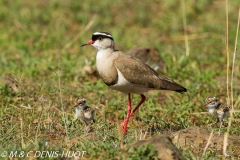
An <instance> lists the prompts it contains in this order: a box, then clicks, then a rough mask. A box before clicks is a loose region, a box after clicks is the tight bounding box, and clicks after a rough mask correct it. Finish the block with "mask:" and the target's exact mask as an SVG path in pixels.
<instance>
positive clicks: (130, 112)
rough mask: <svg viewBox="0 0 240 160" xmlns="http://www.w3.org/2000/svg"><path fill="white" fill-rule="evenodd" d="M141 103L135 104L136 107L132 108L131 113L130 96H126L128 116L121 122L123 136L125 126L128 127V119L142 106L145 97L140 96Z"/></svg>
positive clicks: (125, 130)
mask: <svg viewBox="0 0 240 160" xmlns="http://www.w3.org/2000/svg"><path fill="white" fill-rule="evenodd" d="M141 97H142V99H141V101H140V102H139V103H138V104H137V106H136V107H135V108H134V110H133V111H131V109H132V107H131V95H130V94H128V115H127V118H126V119H125V120H124V122H123V134H126V133H127V125H128V121H129V119H130V117H132V116H133V114H134V112H135V111H136V110H137V109H138V108H139V107H140V106H141V105H142V104H143V102H144V101H145V100H146V97H145V96H144V95H143V94H141Z"/></svg>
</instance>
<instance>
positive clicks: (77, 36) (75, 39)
mask: <svg viewBox="0 0 240 160" xmlns="http://www.w3.org/2000/svg"><path fill="white" fill-rule="evenodd" d="M94 22H95V17H93V18H92V19H91V20H90V21H89V22H88V24H87V25H86V26H85V27H84V29H83V30H81V32H79V33H78V34H77V35H76V36H75V37H74V38H73V39H72V40H71V41H70V42H68V43H67V44H66V45H65V46H64V47H63V51H64V50H66V49H68V48H69V47H70V46H71V45H72V44H73V43H75V42H76V41H77V40H78V39H79V38H80V37H81V36H82V35H83V34H84V33H85V32H86V31H88V30H89V28H91V26H92V25H93V24H94Z"/></svg>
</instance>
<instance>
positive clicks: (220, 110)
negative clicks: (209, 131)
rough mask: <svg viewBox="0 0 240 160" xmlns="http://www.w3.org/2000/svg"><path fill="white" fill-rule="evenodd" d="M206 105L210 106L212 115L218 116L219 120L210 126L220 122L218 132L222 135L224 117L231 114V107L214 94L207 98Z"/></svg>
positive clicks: (209, 109)
mask: <svg viewBox="0 0 240 160" xmlns="http://www.w3.org/2000/svg"><path fill="white" fill-rule="evenodd" d="M204 106H206V107H207V108H208V112H209V113H210V114H211V115H213V116H214V117H216V118H217V121H216V122H214V123H212V124H210V125H209V126H211V125H213V124H215V123H218V122H220V127H219V131H218V134H219V135H220V130H221V128H222V124H223V119H224V118H225V117H227V116H228V114H229V107H228V106H227V105H226V104H224V103H221V102H219V101H218V99H217V98H216V97H212V96H210V97H207V98H206V100H205V104H204Z"/></svg>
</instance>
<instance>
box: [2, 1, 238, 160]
mask: <svg viewBox="0 0 240 160" xmlns="http://www.w3.org/2000/svg"><path fill="white" fill-rule="evenodd" d="M0 8H1V10H0V19H1V21H0V35H1V36H0V53H1V58H0V66H1V70H0V121H1V125H0V133H1V136H0V144H1V145H0V151H1V152H3V151H11V150H14V151H30V150H34V151H38V150H49V151H50V150H55V151H56V150H59V151H86V153H85V155H84V158H86V159H88V158H91V159H96V158H98V159H121V158H122V159H127V158H128V157H131V156H130V155H129V154H128V152H127V146H128V145H130V144H132V143H134V142H136V141H138V140H139V139H143V138H144V135H145V134H146V136H145V137H148V138H149V137H152V136H153V135H158V134H164V135H171V134H173V133H174V132H177V131H180V130H184V129H185V128H189V127H194V126H198V127H202V128H204V127H206V126H207V125H208V124H209V123H212V122H214V121H215V118H213V117H211V116H209V115H208V114H207V110H206V108H204V107H203V103H204V101H205V98H206V97H207V96H209V95H212V96H216V97H218V98H219V99H220V101H222V102H224V103H228V104H229V105H230V104H231V101H229V102H228V100H229V98H228V94H229V93H230V87H231V86H232V88H233V91H232V92H231V93H233V94H232V95H233V104H234V109H235V110H236V111H239V108H240V105H239V102H240V97H239V95H240V88H239V86H240V85H239V81H240V72H239V70H240V65H239V64H240V54H239V45H238V46H236V45H235V39H236V36H237V24H238V9H239V2H238V1H237V0H232V1H229V2H228V5H227V8H228V21H227V20H226V2H225V1H219V0H214V1H208V0H202V1H184V0H182V1H179V2H176V1H157V0H155V1H151V3H149V2H145V1H144V2H140V1H139V2H135V1H128V0H121V1H120V0H117V1H111V0H102V1H100V2H97V1H94V0H83V1H81V2H79V1H74V0H65V1H30V0H24V1H20V0H17V1H7V0H2V1H1V2H0ZM226 24H228V28H227V27H226ZM95 31H107V32H109V33H111V34H112V35H113V37H114V40H115V44H116V49H118V50H122V51H124V52H127V51H129V50H130V49H131V48H132V47H134V46H141V47H154V48H156V49H157V50H158V51H159V52H160V53H159V56H160V55H161V57H162V60H161V61H163V62H164V68H161V69H160V71H159V72H160V73H161V74H164V75H166V76H168V77H170V78H172V79H174V80H175V81H176V82H178V83H180V84H182V85H183V86H184V87H186V88H187V89H188V92H187V93H186V94H178V93H173V92H168V91H150V92H149V93H146V96H147V100H146V102H145V103H144V104H143V106H142V107H141V108H140V109H139V111H138V112H137V113H136V114H135V115H134V117H133V118H132V119H131V121H130V122H129V126H128V134H127V135H126V136H123V135H122V133H121V127H120V124H121V122H122V121H123V120H124V118H125V116H126V111H127V96H126V95H123V94H122V93H119V92H117V91H113V90H111V89H109V88H108V87H107V86H106V85H105V84H104V83H103V82H102V81H101V79H100V78H99V75H98V73H97V71H96V64H95V56H96V50H95V49H94V48H93V47H91V46H88V47H84V48H81V47H80V45H81V44H83V43H85V42H86V41H88V40H89V39H90V38H91V34H92V33H93V32H95ZM186 35H187V36H186ZM237 39H238V40H239V35H238V36H237ZM238 43H239V42H238ZM235 46H236V47H237V48H236V57H235V58H234V60H235V66H234V68H233V67H232V64H233V53H234V48H235ZM227 53H229V56H228V54H227ZM228 57H229V58H228ZM228 60H229V65H230V67H229V72H227V68H228V67H227V65H228V63H227V61H228ZM153 67H154V66H153ZM232 69H234V70H233V81H232V82H231V78H230V76H231V74H232ZM227 73H229V79H227ZM227 84H228V85H227ZM227 86H229V92H227V88H228V87H227ZM77 97H84V98H85V99H86V100H87V104H88V105H89V106H91V107H93V108H94V109H95V110H96V123H95V124H93V125H92V128H93V131H94V135H93V136H95V137H94V140H92V138H91V137H90V138H89V136H92V134H87V133H86V132H85V130H84V124H83V123H81V122H80V121H79V120H77V119H76V118H75V108H74V107H73V106H74V101H75V99H76V98H77ZM133 99H134V100H133V103H134V104H136V103H137V102H138V101H139V100H140V97H139V95H134V96H133ZM239 116H240V115H239V112H235V113H234V117H233V120H232V123H231V127H230V129H229V131H228V133H229V135H231V136H239V130H240V127H239V125H238V124H239ZM228 122H229V120H228V119H225V126H224V127H223V129H222V130H221V134H224V132H226V131H227V126H228V124H229V123H228ZM212 130H213V131H214V132H216V131H217V130H218V126H217V125H214V126H212V127H210V128H208V131H210V132H211V131H212ZM210 132H209V133H210ZM175 145H176V146H179V144H175ZM115 146H116V148H115ZM179 149H180V151H181V153H182V154H183V155H184V156H185V157H186V158H187V159H197V158H198V157H200V158H203V159H207V158H209V157H215V158H216V159H218V158H219V157H221V156H222V152H219V151H218V150H207V152H206V154H205V155H204V156H203V157H201V156H202V155H203V154H202V152H197V153H195V152H193V151H192V150H191V148H189V147H179ZM138 152H140V151H136V153H134V155H137V154H138ZM230 153H233V152H230ZM117 157H121V158H117ZM232 158H236V156H235V155H234V154H232Z"/></svg>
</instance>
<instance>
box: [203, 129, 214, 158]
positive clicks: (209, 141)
mask: <svg viewBox="0 0 240 160" xmlns="http://www.w3.org/2000/svg"><path fill="white" fill-rule="evenodd" d="M212 136H213V131H212V132H211V133H210V136H209V138H208V142H207V144H206V146H205V148H204V151H203V156H204V155H205V153H206V151H207V149H208V146H209V144H210V143H211V139H212Z"/></svg>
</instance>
